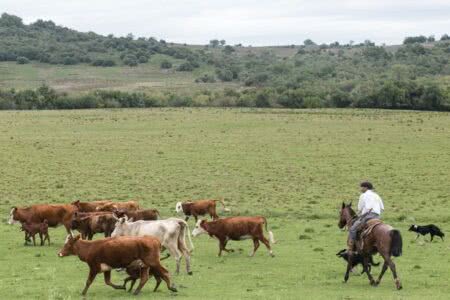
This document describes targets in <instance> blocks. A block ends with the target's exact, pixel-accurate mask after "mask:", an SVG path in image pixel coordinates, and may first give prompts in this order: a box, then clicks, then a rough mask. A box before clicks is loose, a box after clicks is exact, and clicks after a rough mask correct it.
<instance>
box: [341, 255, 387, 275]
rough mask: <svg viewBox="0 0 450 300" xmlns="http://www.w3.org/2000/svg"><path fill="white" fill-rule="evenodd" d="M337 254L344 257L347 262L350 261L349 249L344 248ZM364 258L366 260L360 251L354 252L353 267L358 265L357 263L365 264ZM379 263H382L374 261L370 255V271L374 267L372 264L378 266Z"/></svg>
mask: <svg viewBox="0 0 450 300" xmlns="http://www.w3.org/2000/svg"><path fill="white" fill-rule="evenodd" d="M336 256H338V257H342V258H343V259H344V260H345V261H346V262H348V252H347V249H342V250H341V251H339V252H338V253H336ZM363 260H364V258H363V256H362V255H361V254H359V253H355V254H353V257H352V269H353V268H354V267H356V266H357V265H359V264H361V265H362V264H363ZM379 264H380V263H374V262H373V258H372V256H370V261H369V265H368V268H369V272H370V269H371V268H372V266H378V265H379ZM361 274H364V270H363V271H362V272H361Z"/></svg>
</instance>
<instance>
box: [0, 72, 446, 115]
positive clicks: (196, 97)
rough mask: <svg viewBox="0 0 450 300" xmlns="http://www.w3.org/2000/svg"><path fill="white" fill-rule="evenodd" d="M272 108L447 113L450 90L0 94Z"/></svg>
mask: <svg viewBox="0 0 450 300" xmlns="http://www.w3.org/2000/svg"><path fill="white" fill-rule="evenodd" d="M203 106H205V107H268V108H269V107H271V108H326V107H339V108H344V107H355V108H386V109H416V110H439V111H450V92H449V91H448V90H447V91H445V90H443V89H442V88H440V87H439V86H437V85H435V84H432V83H431V84H422V83H417V82H415V81H412V80H411V81H384V82H376V83H372V84H362V85H360V86H357V87H355V88H354V89H353V90H352V91H351V92H348V91H346V90H345V88H343V87H340V88H339V87H327V88H322V87H317V86H309V87H304V88H277V89H275V88H261V89H244V90H234V89H230V88H226V89H224V90H222V91H209V90H204V91H201V92H197V93H195V94H193V95H183V94H176V93H172V92H154V93H128V92H121V91H105V90H99V91H95V92H91V93H88V94H85V95H67V94H66V93H57V92H55V90H53V89H51V88H50V87H48V86H45V85H44V86H41V87H40V88H38V89H36V90H20V91H16V90H14V89H12V90H8V91H1V90H0V109H2V110H13V109H14V110H39V109H85V108H129V107H135V108H143V107H203Z"/></svg>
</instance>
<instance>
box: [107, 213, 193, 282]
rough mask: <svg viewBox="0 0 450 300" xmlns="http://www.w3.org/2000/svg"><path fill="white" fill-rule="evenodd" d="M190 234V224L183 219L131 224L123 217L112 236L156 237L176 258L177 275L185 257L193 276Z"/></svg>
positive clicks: (190, 273) (187, 268)
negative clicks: (189, 245)
mask: <svg viewBox="0 0 450 300" xmlns="http://www.w3.org/2000/svg"><path fill="white" fill-rule="evenodd" d="M186 234H187V235H188V238H189V242H190V244H191V250H189V249H188V248H187V246H186V237H185V236H186ZM189 234H190V232H189V226H188V224H187V223H186V222H185V221H184V220H181V219H177V218H170V219H166V220H157V221H136V222H130V221H128V218H127V217H123V218H118V219H117V223H116V227H115V229H114V231H113V233H112V235H111V236H112V237H115V236H146V235H151V236H155V237H157V238H158V239H159V240H160V241H161V244H162V246H163V247H164V248H166V249H167V250H168V251H169V253H170V255H171V256H173V257H174V258H175V260H176V264H177V267H176V273H177V274H179V273H180V263H181V258H182V257H183V256H184V258H185V259H186V270H187V273H188V274H189V275H192V271H191V266H190V265H191V256H190V251H192V249H194V246H193V245H192V241H191V237H190V235H189Z"/></svg>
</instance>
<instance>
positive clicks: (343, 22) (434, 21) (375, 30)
mask: <svg viewBox="0 0 450 300" xmlns="http://www.w3.org/2000/svg"><path fill="white" fill-rule="evenodd" d="M0 2H1V6H0V9H1V10H2V11H5V12H8V13H13V14H16V15H18V16H20V17H22V18H23V19H24V21H25V22H32V21H35V20H36V19H51V20H53V21H55V22H56V23H57V24H60V25H64V26H67V27H71V28H74V29H77V30H82V31H95V32H99V33H103V34H108V33H114V34H116V35H125V34H127V33H129V32H132V33H133V34H134V35H135V36H154V37H156V38H163V39H166V40H168V41H175V42H187V43H197V44H205V43H207V42H208V41H209V40H210V39H212V38H224V39H225V40H227V41H228V42H229V43H244V44H252V45H269V44H292V43H295V44H299V43H302V41H303V40H304V39H306V38H312V39H313V40H315V41H317V42H332V41H335V40H338V41H340V42H347V41H349V40H354V41H363V40H365V39H371V40H373V41H376V42H378V43H382V42H386V43H388V44H392V43H400V42H401V41H402V40H403V38H404V37H405V36H407V35H416V34H425V35H430V34H435V35H436V36H440V35H441V34H443V33H445V32H449V33H450V18H449V17H448V16H450V1H448V0H428V1H418V0H408V1H407V0H396V1H392V0H389V1H388V0H370V1H367V0H366V1H363V0H315V1H311V0H302V1H301V0H298V1H294V0H291V1H289V0H280V1H268V0H259V1H254V0H242V1H236V0H229V1H213V0H209V1H207V0H198V1H191V0H187V1H183V0H166V1H163V0H158V1H149V0H132V1H112V0H65V1H53V0H0Z"/></svg>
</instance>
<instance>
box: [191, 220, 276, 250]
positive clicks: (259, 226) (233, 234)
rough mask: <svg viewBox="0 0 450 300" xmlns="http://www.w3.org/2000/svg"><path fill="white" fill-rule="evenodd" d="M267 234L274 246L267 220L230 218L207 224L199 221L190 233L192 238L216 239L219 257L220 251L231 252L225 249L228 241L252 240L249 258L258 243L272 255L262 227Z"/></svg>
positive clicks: (204, 221)
mask: <svg viewBox="0 0 450 300" xmlns="http://www.w3.org/2000/svg"><path fill="white" fill-rule="evenodd" d="M264 226H265V228H266V231H267V232H268V233H269V240H270V243H272V244H274V243H275V240H274V237H273V233H272V231H268V230H267V220H266V218H264V217H230V218H223V219H218V220H214V221H211V222H208V221H206V220H200V221H198V222H197V224H196V225H195V228H194V230H193V231H192V235H193V236H197V235H200V234H202V233H207V234H209V236H212V237H216V238H217V239H218V240H219V256H221V255H222V251H226V252H233V251H234V250H232V249H226V245H227V242H228V241H229V240H234V241H240V240H245V239H252V240H253V245H254V248H253V252H252V253H251V254H250V256H253V255H255V252H256V250H257V249H258V247H259V241H261V242H262V243H263V244H264V245H266V247H267V249H268V250H269V254H270V255H271V256H274V255H273V252H272V249H271V248H270V243H269V241H268V240H267V239H266V238H265V237H264V234H263V227H264Z"/></svg>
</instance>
